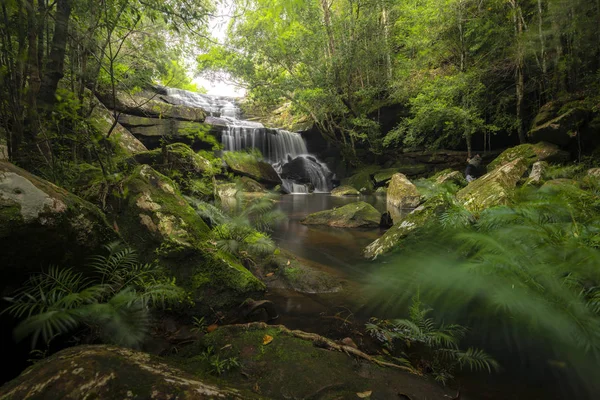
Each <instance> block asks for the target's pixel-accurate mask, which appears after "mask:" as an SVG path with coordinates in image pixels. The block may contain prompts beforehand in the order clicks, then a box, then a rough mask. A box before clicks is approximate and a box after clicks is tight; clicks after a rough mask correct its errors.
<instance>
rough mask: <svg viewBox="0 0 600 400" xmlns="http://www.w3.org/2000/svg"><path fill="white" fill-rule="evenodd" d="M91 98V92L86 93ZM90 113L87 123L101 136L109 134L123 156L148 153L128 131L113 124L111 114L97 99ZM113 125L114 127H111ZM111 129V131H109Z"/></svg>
mask: <svg viewBox="0 0 600 400" xmlns="http://www.w3.org/2000/svg"><path fill="white" fill-rule="evenodd" d="M87 94H88V96H91V92H89V93H87ZM92 103H93V107H94V108H93V109H92V113H91V115H90V116H89V118H88V119H87V121H88V123H89V124H90V125H91V126H92V127H93V128H94V129H96V130H97V131H98V133H100V134H101V135H102V136H105V137H106V136H108V134H109V132H110V138H111V139H112V140H114V141H115V142H116V144H117V146H118V147H119V148H120V151H121V152H122V153H123V154H124V155H131V154H136V153H139V152H142V151H148V149H147V148H146V146H144V144H143V143H142V142H140V141H139V140H138V139H137V138H136V137H135V136H134V135H133V134H132V133H131V132H130V131H129V130H127V129H126V128H125V127H124V126H123V125H121V124H120V123H119V122H118V121H117V123H116V124H115V123H114V121H115V119H114V116H113V113H112V112H110V111H109V110H108V109H107V108H106V107H105V106H104V104H102V103H100V102H99V101H98V100H97V99H95V98H94V99H93V101H92ZM113 125H114V127H113ZM111 128H112V131H111Z"/></svg>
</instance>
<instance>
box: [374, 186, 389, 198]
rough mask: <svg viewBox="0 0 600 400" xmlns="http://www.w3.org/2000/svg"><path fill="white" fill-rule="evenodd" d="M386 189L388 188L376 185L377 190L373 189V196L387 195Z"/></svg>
mask: <svg viewBox="0 0 600 400" xmlns="http://www.w3.org/2000/svg"><path fill="white" fill-rule="evenodd" d="M387 191H388V189H387V188H386V187H383V186H382V187H378V188H377V190H375V196H381V197H384V196H387Z"/></svg>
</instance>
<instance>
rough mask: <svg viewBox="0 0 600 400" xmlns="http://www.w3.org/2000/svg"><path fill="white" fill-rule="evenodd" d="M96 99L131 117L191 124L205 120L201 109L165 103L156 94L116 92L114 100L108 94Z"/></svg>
mask: <svg viewBox="0 0 600 400" xmlns="http://www.w3.org/2000/svg"><path fill="white" fill-rule="evenodd" d="M98 98H99V99H100V101H102V103H104V105H105V106H106V107H108V108H110V109H113V110H117V111H120V112H121V113H124V114H129V115H133V116H139V117H150V118H161V119H164V118H168V119H173V120H182V121H193V122H204V120H205V119H206V112H205V111H204V110H203V109H202V108H199V107H188V106H184V105H177V104H171V103H167V102H165V101H163V100H162V98H161V97H160V96H158V95H157V93H144V92H142V93H137V94H129V93H123V92H117V93H116V98H115V99H113V96H112V95H111V94H110V93H100V94H98Z"/></svg>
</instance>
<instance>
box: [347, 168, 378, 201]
mask: <svg viewBox="0 0 600 400" xmlns="http://www.w3.org/2000/svg"><path fill="white" fill-rule="evenodd" d="M380 169H381V167H380V166H378V165H368V166H365V167H362V168H360V169H359V171H358V172H357V173H355V174H354V175H351V176H350V177H348V178H345V179H342V182H341V184H342V186H352V187H353V188H354V189H356V190H358V191H359V192H360V193H362V194H371V193H373V192H374V191H375V182H374V181H373V179H372V176H373V174H375V173H376V172H377V171H379V170H380Z"/></svg>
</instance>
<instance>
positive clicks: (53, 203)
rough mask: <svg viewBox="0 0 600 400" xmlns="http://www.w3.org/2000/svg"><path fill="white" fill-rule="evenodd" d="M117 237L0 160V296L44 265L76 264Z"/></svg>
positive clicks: (82, 205)
mask: <svg viewBox="0 0 600 400" xmlns="http://www.w3.org/2000/svg"><path fill="white" fill-rule="evenodd" d="M117 238H118V234H117V233H116V232H115V231H114V229H113V228H112V227H111V226H110V225H109V224H108V222H107V221H106V218H105V217H104V215H103V214H102V212H101V211H100V210H99V209H98V208H97V207H95V206H94V205H92V204H91V203H89V202H87V201H85V200H83V199H81V198H79V197H77V196H75V195H73V194H71V193H69V192H67V191H66V190H64V189H62V188H59V187H58V186H55V185H53V184H52V183H50V182H48V181H45V180H43V179H41V178H38V177H36V176H34V175H32V174H30V173H29V172H27V171H25V170H23V169H21V168H18V167H16V166H14V165H12V164H10V163H8V162H4V161H0V242H1V243H2V251H0V271H1V272H2V277H3V278H2V282H1V283H0V292H2V289H3V288H4V287H5V286H9V285H10V284H18V283H20V282H19V281H22V280H23V278H26V277H27V274H28V273H30V272H33V271H39V270H40V269H41V268H42V267H45V266H47V265H48V264H52V263H54V264H59V265H62V266H65V267H67V266H72V265H74V264H77V263H78V262H80V261H82V260H84V259H85V258H86V257H87V256H89V255H90V254H93V253H94V252H96V251H97V250H99V249H100V248H101V246H102V245H103V244H106V243H108V242H110V241H113V240H116V239H117Z"/></svg>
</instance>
